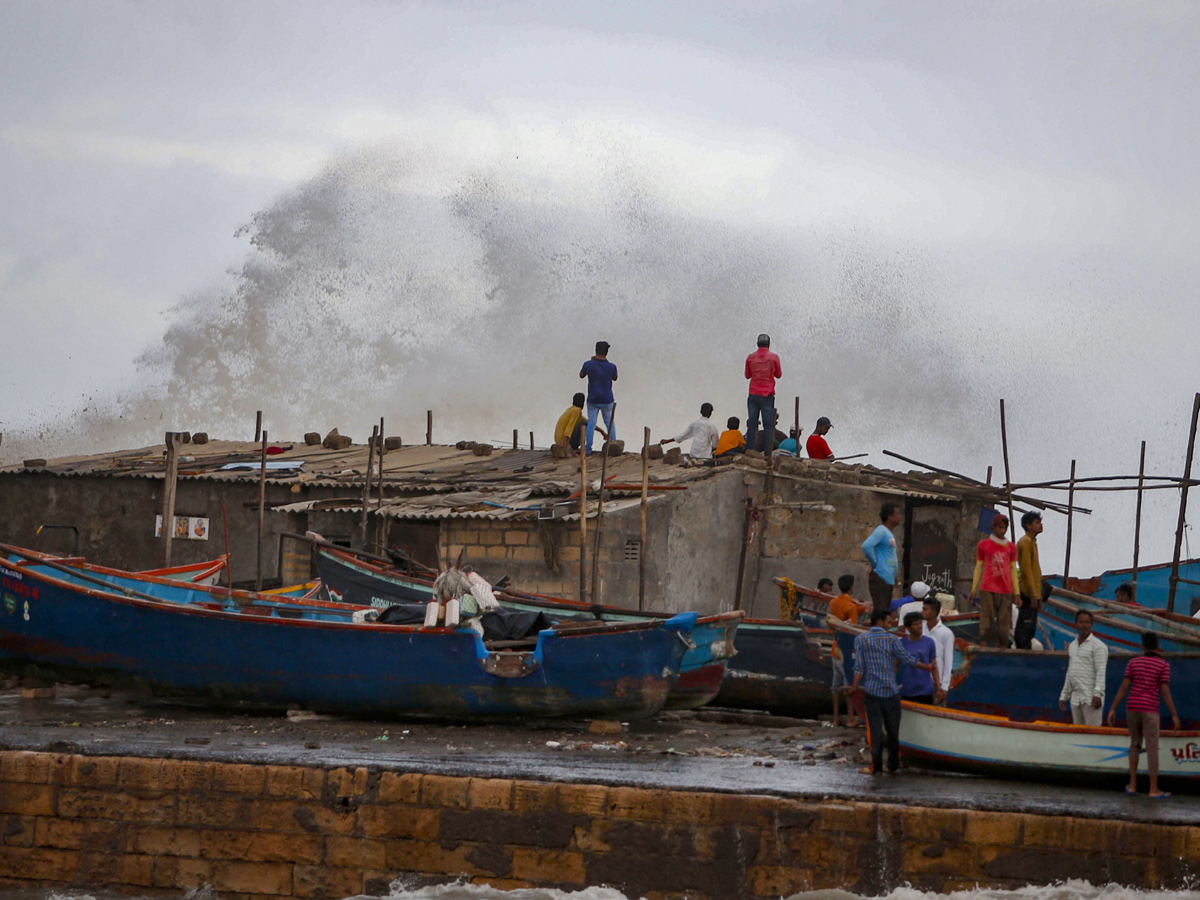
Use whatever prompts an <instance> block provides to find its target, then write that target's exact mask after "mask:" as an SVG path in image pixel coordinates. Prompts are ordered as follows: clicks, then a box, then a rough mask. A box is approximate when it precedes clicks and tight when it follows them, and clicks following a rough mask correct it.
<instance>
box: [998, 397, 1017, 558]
mask: <svg viewBox="0 0 1200 900" xmlns="http://www.w3.org/2000/svg"><path fill="white" fill-rule="evenodd" d="M1000 442H1001V445H1002V447H1003V449H1004V491H1005V493H1007V494H1008V526H1009V528H1011V529H1012V539H1013V540H1014V541H1015V540H1016V539H1017V523H1016V522H1015V521H1013V494H1012V473H1011V471H1010V469H1009V466H1008V421H1007V420H1006V419H1005V416H1004V398H1003V397H1001V398H1000Z"/></svg>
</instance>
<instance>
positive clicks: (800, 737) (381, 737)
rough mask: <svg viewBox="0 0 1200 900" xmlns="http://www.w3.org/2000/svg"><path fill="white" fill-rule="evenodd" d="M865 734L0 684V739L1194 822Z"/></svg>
mask: <svg viewBox="0 0 1200 900" xmlns="http://www.w3.org/2000/svg"><path fill="white" fill-rule="evenodd" d="M864 745H865V735H864V732H863V731H862V730H861V729H848V728H833V727H832V726H831V725H830V724H829V723H827V722H818V721H809V720H800V719H782V720H780V719H772V718H771V717H763V716H745V715H740V714H736V713H734V714H726V713H722V712H718V711H714V710H707V709H706V710H699V711H697V712H690V713H665V714H663V715H660V716H659V717H658V718H656V719H652V720H650V721H644V722H633V723H630V724H629V725H628V726H626V727H625V728H624V730H623V731H622V732H621V733H619V734H592V733H590V732H589V731H588V727H587V723H585V722H531V723H506V724H488V725H482V724H481V725H475V724H473V725H454V724H446V723H429V722H406V721H382V722H380V721H362V720H354V719H343V718H339V717H327V716H319V717H318V716H313V715H312V714H311V713H305V712H293V713H292V714H290V715H289V714H285V711H282V710H281V711H279V712H278V713H276V714H265V713H262V712H255V713H245V712H239V711H229V710H222V711H218V710H213V709H211V708H207V707H194V706H188V705H180V704H177V703H169V702H165V701H163V700H159V699H155V698H151V697H148V696H144V695H139V694H136V693H130V692H124V691H113V692H109V691H104V690H99V689H89V688H82V687H67V686H59V688H58V689H57V692H56V696H55V697H53V698H43V699H24V698H22V697H21V696H20V693H19V691H18V690H17V689H15V688H12V689H8V690H0V748H3V749H21V750H45V751H52V752H58V753H82V754H89V755H133V756H151V757H153V756H162V757H171V758H176V759H206V760H220V761H226V762H255V763H274V764H284V765H321V766H372V767H376V768H382V769H390V770H396V771H419V772H425V773H431V774H445V775H472V776H482V777H505V778H527V779H535V780H542V781H562V782H581V783H596V784H610V785H629V786H637V787H662V788H678V789H686V790H707V791H721V792H733V793H750V794H774V795H782V796H798V797H805V798H809V799H843V800H861V801H873V802H884V803H903V804H907V805H914V806H936V807H950V808H962V809H978V810H998V811H1021V812H1032V813H1046V814H1054V815H1076V816H1084V817H1089V818H1115V819H1124V820H1130V821H1157V822H1178V823H1181V824H1182V823H1188V824H1194V823H1197V822H1200V797H1181V796H1175V797H1172V798H1170V799H1168V800H1159V801H1152V800H1150V799H1149V798H1147V797H1146V796H1144V795H1141V796H1138V797H1128V796H1126V795H1125V794H1124V793H1122V792H1121V791H1120V790H1119V785H1118V786H1117V788H1118V789H1117V790H1113V789H1110V788H1107V787H1106V788H1105V789H1103V790H1099V789H1094V788H1086V787H1060V786H1052V785H1041V784H1028V783H1023V782H1012V781H996V780H992V779H984V778H977V777H972V776H960V775H952V774H936V773H929V772H924V771H920V770H906V771H903V772H902V773H901V774H900V775H898V776H875V777H872V776H869V775H861V774H859V773H858V767H859V766H860V765H861V764H862V761H863V755H862V754H863V753H864Z"/></svg>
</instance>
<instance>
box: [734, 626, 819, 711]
mask: <svg viewBox="0 0 1200 900" xmlns="http://www.w3.org/2000/svg"><path fill="white" fill-rule="evenodd" d="M830 667H831V661H830V657H829V649H828V646H822V645H821V644H819V643H818V642H817V641H815V640H813V639H812V638H811V637H810V636H809V633H808V630H807V629H806V628H805V627H804V625H803V624H802V623H800V622H785V621H783V620H781V619H743V620H742V624H741V626H740V627H739V628H738V653H737V656H735V657H734V658H733V659H732V660H730V661H729V666H728V668H727V669H726V671H725V679H724V681H722V682H721V690H720V693H718V694H717V696H716V699H715V700H713V705H714V706H728V707H732V708H734V709H753V710H762V711H763V712H769V713H774V714H775V715H781V716H801V717H805V716H817V715H821V714H822V713H826V712H829V711H830V710H831V709H832V708H833V707H832V705H831V702H830V699H829V696H830V695H829V683H830V677H831V675H832V671H831V668H830Z"/></svg>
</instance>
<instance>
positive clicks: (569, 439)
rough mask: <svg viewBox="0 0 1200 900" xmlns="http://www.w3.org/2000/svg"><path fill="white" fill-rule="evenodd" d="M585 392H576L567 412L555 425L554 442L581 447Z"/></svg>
mask: <svg viewBox="0 0 1200 900" xmlns="http://www.w3.org/2000/svg"><path fill="white" fill-rule="evenodd" d="M583 401H584V396H583V394H576V395H575V399H573V400H572V401H571V405H570V406H568V407H567V410H566V412H564V413H563V414H562V415H561V416H559V417H558V424H557V425H555V426H554V443H556V444H561V445H562V446H564V447H566V446H570V448H571V449H572V450H578V449H579V436H580V434H581V433H582V431H583Z"/></svg>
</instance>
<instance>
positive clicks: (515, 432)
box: [513, 428, 517, 450]
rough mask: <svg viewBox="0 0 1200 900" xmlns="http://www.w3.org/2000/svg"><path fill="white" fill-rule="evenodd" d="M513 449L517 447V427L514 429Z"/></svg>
mask: <svg viewBox="0 0 1200 900" xmlns="http://www.w3.org/2000/svg"><path fill="white" fill-rule="evenodd" d="M513 449H514V450H516V449H517V429H515V428H514V429H513Z"/></svg>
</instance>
